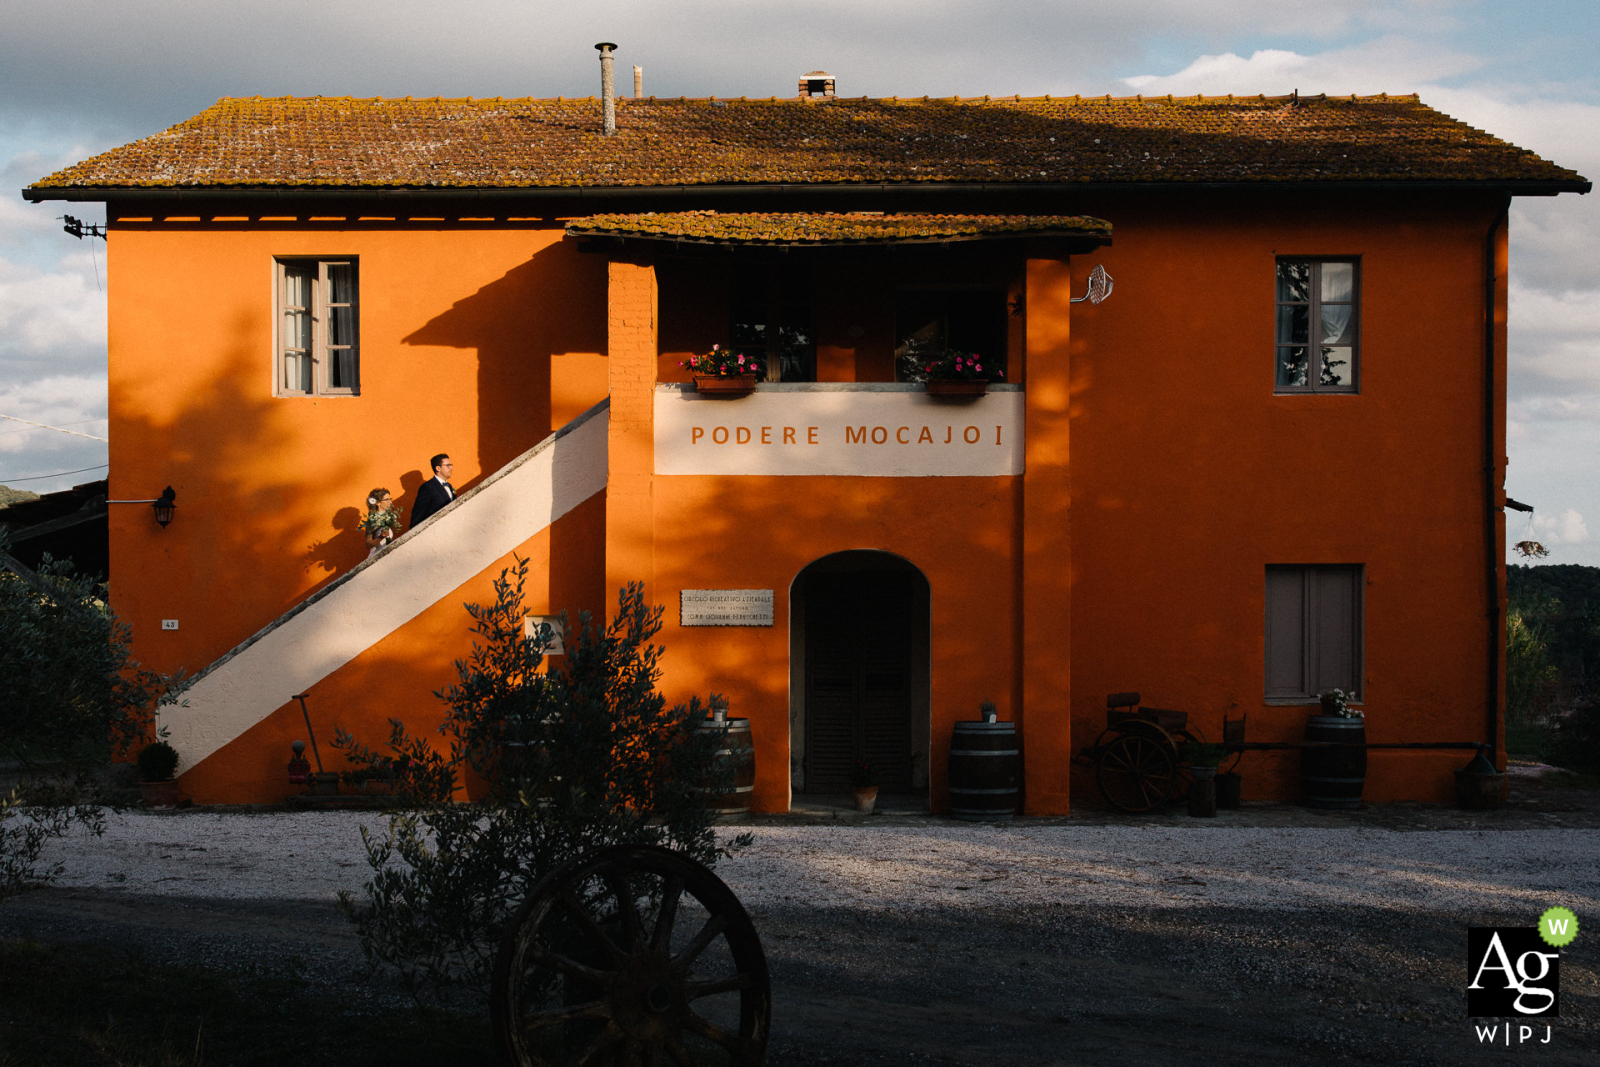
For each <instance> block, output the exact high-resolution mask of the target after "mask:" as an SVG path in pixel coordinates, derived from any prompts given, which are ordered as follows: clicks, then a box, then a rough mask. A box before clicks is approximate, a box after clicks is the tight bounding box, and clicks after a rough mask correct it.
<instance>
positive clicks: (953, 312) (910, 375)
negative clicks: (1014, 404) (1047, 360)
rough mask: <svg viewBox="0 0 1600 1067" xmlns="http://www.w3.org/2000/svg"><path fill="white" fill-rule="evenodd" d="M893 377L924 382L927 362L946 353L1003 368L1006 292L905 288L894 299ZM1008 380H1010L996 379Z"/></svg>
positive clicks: (1004, 356) (1004, 366)
mask: <svg viewBox="0 0 1600 1067" xmlns="http://www.w3.org/2000/svg"><path fill="white" fill-rule="evenodd" d="M894 332H895V348H894V362H895V376H896V377H897V378H899V380H900V381H903V382H920V381H925V380H927V377H928V371H927V368H928V364H929V363H932V362H933V361H934V360H936V359H939V358H940V357H942V356H943V355H944V354H945V352H946V351H947V350H949V349H956V350H958V351H961V352H968V353H971V354H973V355H977V356H980V357H982V359H983V362H984V365H985V366H986V367H988V366H991V365H992V366H993V367H994V368H995V370H996V371H1004V370H1005V369H1006V294H1005V291H1004V290H1001V289H908V290H905V291H903V292H901V293H899V294H897V295H896V297H895V307H894ZM994 380H996V381H1009V380H1010V379H1009V378H996V379H994Z"/></svg>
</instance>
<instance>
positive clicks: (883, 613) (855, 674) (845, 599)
mask: <svg viewBox="0 0 1600 1067" xmlns="http://www.w3.org/2000/svg"><path fill="white" fill-rule="evenodd" d="M913 604H914V600H913V587H912V581H911V579H910V577H908V576H906V575H899V574H872V573H865V574H863V573H853V574H819V575H814V576H812V577H811V578H809V579H807V585H806V609H805V610H806V778H805V781H806V792H808V793H843V792H846V791H847V790H848V789H849V787H850V760H851V759H852V758H854V757H857V756H864V757H866V758H867V759H869V760H871V761H872V764H873V766H874V767H875V768H876V769H877V772H878V781H879V786H880V788H881V789H882V790H883V791H884V792H889V793H896V792H899V793H904V792H910V790H911V621H912V606H913Z"/></svg>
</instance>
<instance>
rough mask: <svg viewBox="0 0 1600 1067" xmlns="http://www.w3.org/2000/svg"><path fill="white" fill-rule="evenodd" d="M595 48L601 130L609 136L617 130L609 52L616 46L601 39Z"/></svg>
mask: <svg viewBox="0 0 1600 1067" xmlns="http://www.w3.org/2000/svg"><path fill="white" fill-rule="evenodd" d="M595 48H596V49H597V50H598V51H599V52H600V109H601V114H602V118H601V132H602V133H604V134H605V135H606V136H607V137H610V136H612V135H613V134H615V133H616V132H617V87H616V83H615V81H614V80H613V78H612V76H611V58H612V56H611V53H613V52H615V51H616V50H617V46H616V45H614V44H612V43H611V42H610V41H601V42H600V43H599V44H597V45H595Z"/></svg>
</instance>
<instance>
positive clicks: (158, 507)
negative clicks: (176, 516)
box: [106, 485, 178, 530]
mask: <svg viewBox="0 0 1600 1067" xmlns="http://www.w3.org/2000/svg"><path fill="white" fill-rule="evenodd" d="M177 498H178V494H177V492H176V491H175V490H174V489H173V488H172V486H170V485H169V486H167V487H166V488H165V489H163V490H162V491H161V495H160V496H158V497H156V498H155V499H154V500H107V501H106V503H107V504H149V505H150V510H151V511H153V512H155V516H156V522H157V523H158V524H159V525H160V526H161V528H162V529H163V530H165V529H166V528H167V526H168V524H170V523H171V522H172V513H173V512H174V511H176V510H177V508H178V505H177V504H176V503H174V501H176V500H177Z"/></svg>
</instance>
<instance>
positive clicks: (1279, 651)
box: [1267, 567, 1308, 699]
mask: <svg viewBox="0 0 1600 1067" xmlns="http://www.w3.org/2000/svg"><path fill="white" fill-rule="evenodd" d="M1305 588H1306V582H1305V569H1304V568H1302V567H1268V568H1267V697H1268V699H1271V698H1272V697H1296V696H1302V695H1304V694H1305V692H1306V685H1307V682H1308V679H1307V678H1306V655H1305V649H1306V597H1305Z"/></svg>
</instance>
